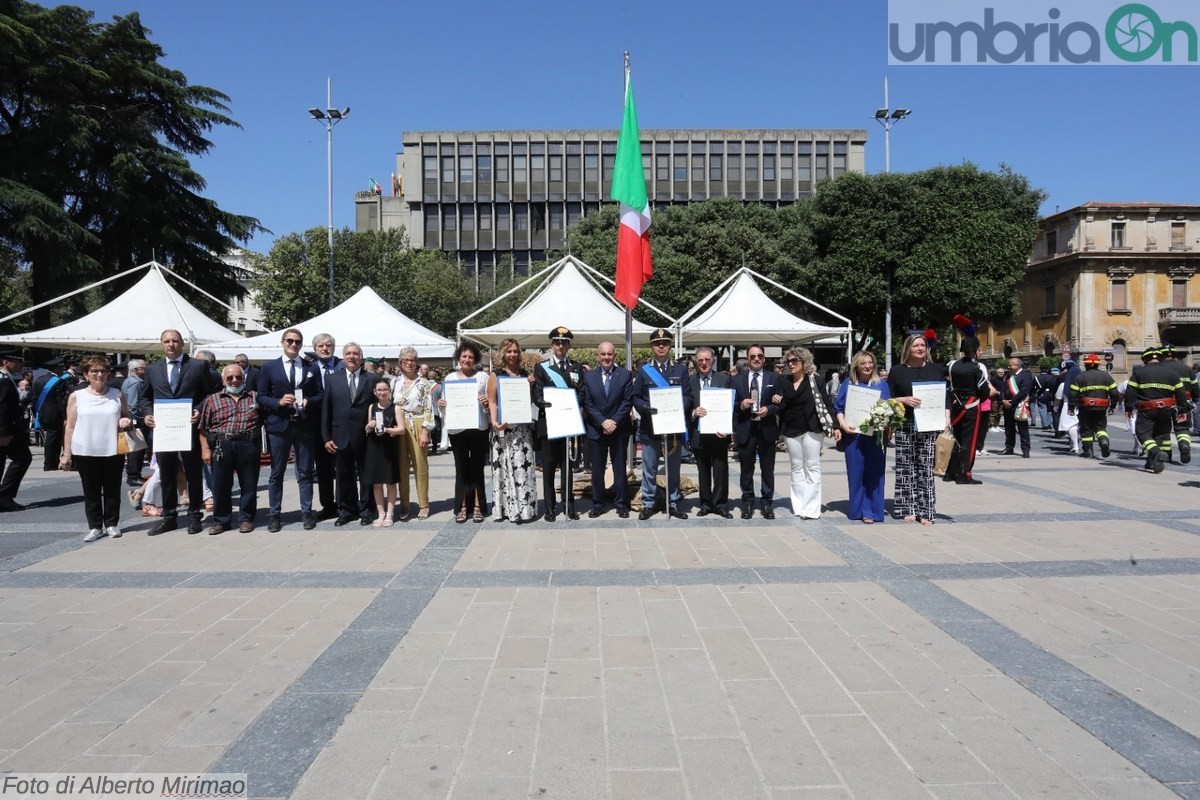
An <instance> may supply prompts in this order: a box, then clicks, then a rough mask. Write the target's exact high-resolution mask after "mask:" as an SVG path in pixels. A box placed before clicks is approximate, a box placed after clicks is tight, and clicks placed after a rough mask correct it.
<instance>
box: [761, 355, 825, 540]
mask: <svg viewBox="0 0 1200 800" xmlns="http://www.w3.org/2000/svg"><path fill="white" fill-rule="evenodd" d="M784 362H785V363H786V364H787V368H788V371H789V372H790V376H789V378H788V379H785V380H784V381H783V390H782V394H777V395H775V396H774V397H772V398H771V402H772V403H777V404H779V405H780V407H781V408H780V411H779V422H780V428H781V430H782V433H783V440H784V443H785V444H786V445H787V453H788V460H789V461H790V462H791V466H792V513H793V514H794V515H796V516H797V517H800V518H801V519H816V518H817V517H819V516H821V447H822V445H823V444H824V443H825V430H824V426H822V424H821V417H822V416H826V417H832V414H831V413H830V411H829V409H830V407H831V406H832V404H831V403H830V402H829V394H828V393H827V392H826V391H825V384H824V383H823V382H822V381H821V379H820V378H818V377H817V376H816V373H813V374H811V375H809V374H808V367H809V365H810V364H812V363H813V355H812V353H811V352H809V350H807V349H806V348H803V347H795V348H792V349H791V350H788V351H787V353H786V354H785V355H784ZM818 403H820V404H821V408H818V407H817V404H818ZM822 411H824V412H825V413H824V414H822V413H821V412H822ZM840 435H841V433H840V432H839V431H836V430H835V431H834V438H835V439H837V438H839V437H840Z"/></svg>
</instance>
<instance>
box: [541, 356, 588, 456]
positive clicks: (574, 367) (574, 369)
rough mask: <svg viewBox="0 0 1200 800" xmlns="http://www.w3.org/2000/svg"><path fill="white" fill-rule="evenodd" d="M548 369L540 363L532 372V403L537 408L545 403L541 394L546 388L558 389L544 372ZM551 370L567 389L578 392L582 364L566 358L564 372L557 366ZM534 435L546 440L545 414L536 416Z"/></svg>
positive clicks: (581, 377)
mask: <svg viewBox="0 0 1200 800" xmlns="http://www.w3.org/2000/svg"><path fill="white" fill-rule="evenodd" d="M548 369H551V368H550V367H548V366H546V362H545V361H542V362H541V363H539V364H538V365H537V368H536V369H534V371H533V402H534V405H536V406H537V407H538V408H542V407H543V406H542V403H544V402H545V400H544V399H543V393H544V392H545V390H546V388H547V387H549V388H551V389H556V388H558V387H557V386H556V385H555V383H554V381H553V380H551V379H550V376H549V375H548V374H547V372H546V370H548ZM553 369H554V371H555V372H557V373H558V374H559V375H561V376H562V377H563V380H564V381H565V382H566V384H567V386H568V387H570V388H572V389H574V390H575V391H576V392H578V391H579V384H580V382H581V381H582V379H583V375H584V372H583V364H580V363H579V362H578V361H575V360H573V359H571V358H569V357H568V358H567V370H566V371H565V372H564V371H563V370H561V369H559V368H558V367H557V366H555V367H553ZM572 373H573V374H574V377H572ZM581 410H582V409H581ZM536 433H537V436H538V438H539V439H544V438H546V415H545V414H538V418H537V428H536Z"/></svg>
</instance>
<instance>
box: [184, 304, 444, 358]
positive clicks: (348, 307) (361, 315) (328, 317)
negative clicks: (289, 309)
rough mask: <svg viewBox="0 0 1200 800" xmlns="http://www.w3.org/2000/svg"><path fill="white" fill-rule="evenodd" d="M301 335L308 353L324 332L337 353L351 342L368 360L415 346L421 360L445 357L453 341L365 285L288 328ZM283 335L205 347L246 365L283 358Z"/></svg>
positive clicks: (384, 356)
mask: <svg viewBox="0 0 1200 800" xmlns="http://www.w3.org/2000/svg"><path fill="white" fill-rule="evenodd" d="M289 327H291V328H296V329H297V330H299V331H300V332H301V333H303V334H304V344H305V349H309V350H311V349H312V340H313V337H314V336H316V335H317V334H319V333H328V334H329V335H330V336H332V337H333V339H334V341H335V342H337V346H338V350H337V354H338V355H341V348H342V346H343V345H345V344H346V343H347V342H356V343H358V345H359V346H360V347H362V351H363V356H365V357H368V358H395V357H396V355H397V353H399V352H400V348H401V347H414V348H416V350H417V354H418V355H419V356H420V357H421V358H450V356H451V355H452V354H453V353H454V342H452V341H450V340H449V339H447V338H446V337H444V336H439V335H438V334H436V333H434V332H433V331H431V330H429V329H428V328H426V327H425V326H423V325H419V324H417V323H416V322H414V321H413V320H411V319H409V318H408V317H406V316H405V315H404V314H401V313H400V312H399V311H397V310H396V309H395V308H392V306H390V305H389V304H388V303H387V301H385V300H384V299H383V298H382V297H380V296H379V295H378V294H376V293H375V291H374V290H373V289H372V288H371V287H370V286H364V287H363V288H361V289H359V290H358V292H356V293H355V294H354V296H353V297H351V298H350V299H348V300H346V301H345V302H344V303H341V304H340V305H337V306H334V307H333V308H331V309H329V310H328V311H326V312H325V313H323V314H318V315H317V316H315V317H313V318H312V319H309V320H305V321H304V322H301V323H299V324H297V325H290V326H289ZM281 338H282V331H272V332H270V333H264V334H261V335H259V336H252V337H250V338H248V339H233V340H232V341H222V342H218V343H216V344H210V345H208V346H207V347H206V348H205V349H206V350H211V351H213V353H214V354H216V356H217V359H218V360H222V361H223V360H228V359H231V358H233V357H234V356H235V355H237V354H238V353H245V354H246V356H247V357H248V358H249V359H250V360H251V361H268V360H270V359H272V358H279V357H280V356H281V355H282V354H283V350H282V346H281V345H280V339H281Z"/></svg>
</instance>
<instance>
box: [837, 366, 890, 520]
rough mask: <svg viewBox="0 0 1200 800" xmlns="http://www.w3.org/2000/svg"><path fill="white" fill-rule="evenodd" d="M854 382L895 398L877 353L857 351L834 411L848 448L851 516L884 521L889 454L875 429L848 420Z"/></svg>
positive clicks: (839, 392) (847, 469) (881, 394)
mask: <svg viewBox="0 0 1200 800" xmlns="http://www.w3.org/2000/svg"><path fill="white" fill-rule="evenodd" d="M851 386H862V387H865V388H867V389H872V390H874V391H878V392H879V399H881V400H887V399H889V398H891V396H892V395H891V392H889V391H888V385H887V382H886V381H884V380H882V379H881V378H880V377H879V373H877V372H876V371H875V356H873V355H871V354H870V353H868V352H867V351H865V350H861V351H859V352H858V353H855V354H854V358H853V359H852V360H851V361H850V375H849V376H848V377H847V378H846V380H845V381H843V382H842V385H841V387H839V388H838V394H837V400H835V401H834V403H833V412H834V413H835V414H836V415H837V421H838V425H840V426H841V428H842V441H843V442H844V443H845V450H846V478H847V480H848V481H849V483H850V511H849V513H848V514H847V515H846V516H848V517H849V518H850V519H861V520H862V521H863V522H864V523H865V524H867V525H870V524H872V523H875V522H883V494H884V487H885V481H884V463H885V460H886V459H885V457H884V452H883V448H882V447H881V446H880V444H879V440H878V439H877V438H876V437H875V435H874V434H871V433H859V432H858V427H857V426H856V425H852V424H850V423H849V422H847V421H846V395H847V394H848V393H849V391H850V387H851Z"/></svg>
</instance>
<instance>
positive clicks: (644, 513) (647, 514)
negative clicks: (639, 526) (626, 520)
mask: <svg viewBox="0 0 1200 800" xmlns="http://www.w3.org/2000/svg"><path fill="white" fill-rule="evenodd" d="M653 516H654V509H653V508H643V509H642V510H641V511H639V512H638V519H640V520H643V521H644V520H648V519H650V518H651V517H653Z"/></svg>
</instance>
